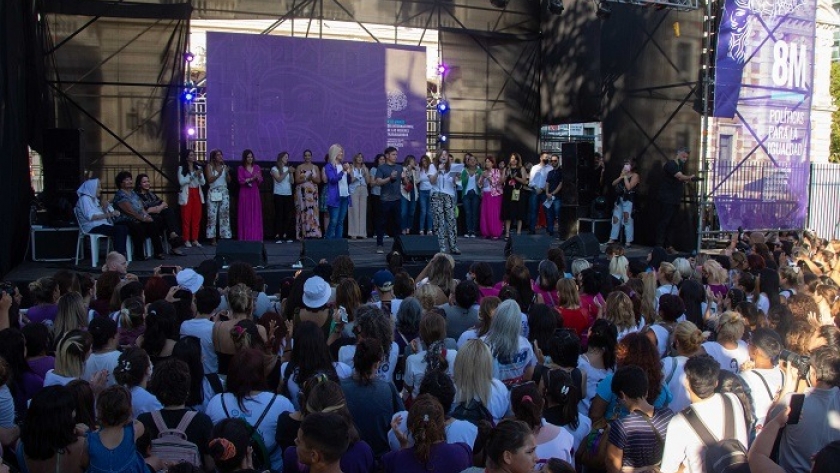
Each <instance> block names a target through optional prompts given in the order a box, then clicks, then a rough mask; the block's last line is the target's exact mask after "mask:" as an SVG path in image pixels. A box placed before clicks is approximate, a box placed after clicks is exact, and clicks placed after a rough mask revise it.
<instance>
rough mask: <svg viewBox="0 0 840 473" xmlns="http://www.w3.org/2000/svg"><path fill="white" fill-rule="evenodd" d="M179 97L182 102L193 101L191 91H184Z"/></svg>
mask: <svg viewBox="0 0 840 473" xmlns="http://www.w3.org/2000/svg"><path fill="white" fill-rule="evenodd" d="M181 97H182V98H183V99H184V102H186V103H190V102H192V101H193V100H195V92H193V91H192V90H185V91H184V94H183V95H182V96H181Z"/></svg>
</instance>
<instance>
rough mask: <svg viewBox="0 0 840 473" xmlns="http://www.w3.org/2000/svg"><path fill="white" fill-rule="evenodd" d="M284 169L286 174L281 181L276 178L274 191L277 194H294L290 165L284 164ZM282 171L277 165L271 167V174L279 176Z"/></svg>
mask: <svg viewBox="0 0 840 473" xmlns="http://www.w3.org/2000/svg"><path fill="white" fill-rule="evenodd" d="M283 171H286V175H285V176H284V177H283V179H281V180H280V182H277V181H276V180H274V193H275V194H277V195H292V175H291V173H289V172H288V171H289V167H288V166H283ZM281 172H282V171H281V170H280V168H278V167H277V166H274V167H272V168H271V176H272V177H274V176H279V175H280V173H281Z"/></svg>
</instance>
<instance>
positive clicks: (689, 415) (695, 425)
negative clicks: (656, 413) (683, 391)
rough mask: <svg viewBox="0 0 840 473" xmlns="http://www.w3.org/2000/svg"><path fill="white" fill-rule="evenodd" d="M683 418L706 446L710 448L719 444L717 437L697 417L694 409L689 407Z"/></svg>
mask: <svg viewBox="0 0 840 473" xmlns="http://www.w3.org/2000/svg"><path fill="white" fill-rule="evenodd" d="M682 415H683V417H684V418H685V420H686V421H687V422H688V425H689V426H690V427H691V429H692V430H694V433H696V434H697V436H698V437H700V440H701V441H702V442H703V444H704V445H705V446H707V447H708V446H709V445H712V444H714V443H715V442H717V440H716V439H715V436H714V435H712V433H711V432H709V429H708V428H707V427H706V426H705V424H703V421H702V420H700V418H699V417H697V413H696V412H694V408H693V407H689V408H688V409H686V410H685V411H684V412H683V414H682Z"/></svg>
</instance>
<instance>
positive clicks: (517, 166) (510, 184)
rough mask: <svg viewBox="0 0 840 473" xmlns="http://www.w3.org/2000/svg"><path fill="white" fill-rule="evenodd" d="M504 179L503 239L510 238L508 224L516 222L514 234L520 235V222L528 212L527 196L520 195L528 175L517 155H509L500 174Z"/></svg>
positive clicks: (526, 184) (526, 185) (526, 182)
mask: <svg viewBox="0 0 840 473" xmlns="http://www.w3.org/2000/svg"><path fill="white" fill-rule="evenodd" d="M502 176H503V178H504V183H505V184H504V191H503V193H504V197H503V199H502V220H504V221H505V238H509V237H510V223H511V221H512V220H516V234H517V235H519V234H521V233H522V220H523V219H524V218H525V214H526V212H528V201H527V200H526V199H527V196H524V195H522V192H523V189H525V188H526V187H528V174H527V173H526V172H525V168H524V167H523V166H522V156H520V155H519V153H513V154H511V155H510V161H508V165H507V167H506V168H505V170H504V171H503V172H502Z"/></svg>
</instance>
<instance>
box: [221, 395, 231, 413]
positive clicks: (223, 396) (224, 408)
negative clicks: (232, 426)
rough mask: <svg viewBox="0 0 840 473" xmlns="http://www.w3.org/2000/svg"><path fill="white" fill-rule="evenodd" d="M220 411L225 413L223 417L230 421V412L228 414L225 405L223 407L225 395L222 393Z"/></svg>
mask: <svg viewBox="0 0 840 473" xmlns="http://www.w3.org/2000/svg"><path fill="white" fill-rule="evenodd" d="M222 410H223V411H225V417H227V418H228V419H230V412H228V409H227V405H225V395H224V393H222Z"/></svg>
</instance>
